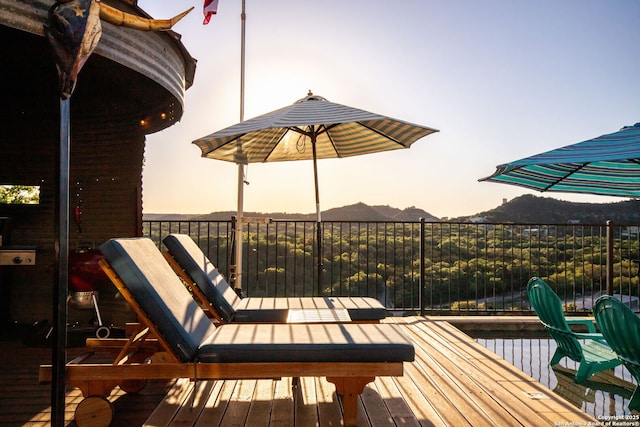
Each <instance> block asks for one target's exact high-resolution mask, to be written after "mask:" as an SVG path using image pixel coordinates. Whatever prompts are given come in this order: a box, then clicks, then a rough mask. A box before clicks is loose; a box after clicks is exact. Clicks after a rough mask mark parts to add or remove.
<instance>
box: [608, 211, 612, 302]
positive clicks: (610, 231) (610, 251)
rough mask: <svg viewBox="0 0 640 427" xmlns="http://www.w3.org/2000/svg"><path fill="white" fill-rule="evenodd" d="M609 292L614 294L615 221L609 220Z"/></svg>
mask: <svg viewBox="0 0 640 427" xmlns="http://www.w3.org/2000/svg"><path fill="white" fill-rule="evenodd" d="M607 294H608V295H613V221H611V220H608V221H607Z"/></svg>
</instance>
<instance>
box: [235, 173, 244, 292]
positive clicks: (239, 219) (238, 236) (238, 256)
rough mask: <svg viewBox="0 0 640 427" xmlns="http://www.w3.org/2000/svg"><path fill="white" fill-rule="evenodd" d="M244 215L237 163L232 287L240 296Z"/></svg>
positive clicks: (241, 174) (242, 193) (242, 180)
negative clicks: (234, 259)
mask: <svg viewBox="0 0 640 427" xmlns="http://www.w3.org/2000/svg"><path fill="white" fill-rule="evenodd" d="M243 215H244V165H243V164H241V163H238V216H237V218H236V225H235V226H236V229H235V239H236V241H235V250H236V257H235V258H236V263H235V264H236V265H235V278H234V282H233V287H234V290H235V291H236V293H237V294H238V295H239V296H242V295H241V294H242V216H243Z"/></svg>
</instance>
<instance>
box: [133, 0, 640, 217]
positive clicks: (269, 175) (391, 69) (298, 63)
mask: <svg viewBox="0 0 640 427" xmlns="http://www.w3.org/2000/svg"><path fill="white" fill-rule="evenodd" d="M160 3H162V4H160ZM138 5H139V6H140V7H141V8H142V9H143V10H145V11H146V12H148V13H149V14H150V15H151V16H153V17H154V18H168V17H170V16H174V15H176V14H177V13H179V12H181V11H182V10H184V9H187V8H189V7H191V6H195V9H194V10H193V11H192V12H191V13H190V14H189V15H188V16H187V17H186V18H184V19H183V20H182V21H180V22H179V23H178V24H177V25H176V26H175V27H174V31H176V32H177V33H179V34H181V35H182V39H181V40H182V43H183V44H184V45H185V47H186V48H187V50H188V51H189V52H190V54H191V55H192V56H193V57H194V58H196V59H197V60H198V63H197V68H196V75H195V82H194V84H193V86H192V87H191V88H190V89H189V90H187V93H186V101H185V109H184V114H183V117H182V119H181V121H180V122H179V123H177V124H176V125H174V126H172V127H170V128H168V129H165V130H163V131H161V132H158V133H156V134H151V135H148V136H147V145H146V151H145V164H144V170H143V208H144V212H145V213H194V214H197V213H208V212H213V211H223V210H225V211H226V210H235V209H236V207H237V176H238V169H237V166H236V165H235V164H233V163H229V162H223V161H219V160H212V159H205V158H202V157H201V156H200V149H199V148H198V147H196V146H195V145H194V144H192V143H191V142H192V141H193V140H195V139H197V138H199V137H202V136H205V135H208V134H210V133H212V132H215V131H218V130H220V129H223V128H226V127H228V126H231V125H233V124H235V123H237V122H238V121H239V120H240V113H239V110H240V12H241V0H220V2H219V7H218V14H217V15H215V16H213V17H212V19H211V22H210V23H209V24H208V25H202V19H203V16H202V1H201V0H198V1H197V2H196V1H195V0H176V1H173V2H158V1H153V0H139V2H138ZM246 14H247V20H246V57H245V61H246V62H245V70H246V80H245V114H244V118H245V119H250V118H252V117H255V116H258V115H261V114H264V113H267V112H270V111H272V110H275V109H278V108H281V107H284V106H287V105H289V104H292V103H293V102H295V101H296V100H298V99H300V98H302V97H304V96H306V94H307V91H308V90H312V91H313V93H314V94H316V95H320V96H323V97H325V98H327V99H328V100H329V101H332V102H337V103H340V104H344V105H348V106H352V107H356V108H361V109H364V110H368V111H371V112H374V113H379V114H384V115H387V116H390V117H393V118H397V119H401V120H405V121H409V122H412V123H416V124H421V125H425V126H429V127H433V128H436V129H439V130H440V132H438V133H436V134H432V135H429V136H427V137H425V138H423V139H422V140H419V141H418V142H416V143H415V144H414V145H413V146H412V147H411V148H410V149H408V150H396V151H389V152H385V153H378V154H370V155H364V156H358V157H352V158H346V159H328V160H320V161H319V162H318V174H319V184H320V203H321V206H322V209H323V210H325V209H330V208H334V207H339V206H344V205H351V204H355V203H357V202H363V203H366V204H368V205H390V206H393V207H396V208H400V209H403V208H406V207H410V206H416V207H418V208H421V209H424V210H425V211H427V212H429V213H430V214H432V215H434V216H436V217H458V216H465V215H473V214H475V213H478V212H482V211H486V210H489V209H493V208H494V207H496V206H498V205H499V204H501V203H502V201H503V199H508V200H510V199H513V198H514V197H517V196H520V195H523V194H535V195H537V196H544V197H554V198H558V199H562V200H571V201H579V202H594V203H600V202H611V201H622V200H625V199H620V198H606V197H600V196H579V195H571V194H563V193H539V192H533V191H528V190H526V189H524V188H520V187H515V186H510V185H504V184H496V183H487V182H482V183H480V182H478V179H479V178H483V177H485V176H488V175H490V174H492V173H493V171H494V170H495V167H496V165H498V164H501V163H506V162H510V161H513V160H516V159H520V158H523V157H527V156H530V155H533V154H537V153H540V152H542V151H547V150H551V149H554V148H558V147H561V146H565V145H569V144H573V143H576V142H580V141H583V140H586V139H590V138H594V137H596V136H599V135H602V134H606V133H610V132H615V131H617V130H618V129H620V128H621V127H623V126H625V125H632V124H634V123H636V122H640V55H639V54H638V46H640V25H638V20H639V18H640V1H635V0H612V1H595V0H593V1H591V0H587V1H584V0H565V1H562V2H557V1H552V0H541V1H536V2H517V1H506V0H486V1H482V2H479V1H473V0H455V1H446V2H442V1H429V0H427V1H420V0H399V1H397V2H388V1H384V2H383V1H378V0H373V1H366V2H365V1H364V0H352V1H348V2H345V1H337V0H328V1H324V2H320V3H318V2H313V3H311V2H302V1H294V0H272V1H269V2H264V1H262V2H260V1H256V0H246ZM246 180H247V181H248V182H249V183H250V185H245V187H244V210H245V211H247V212H249V211H257V212H295V213H311V212H314V211H315V201H314V189H313V188H314V183H313V166H312V164H311V162H310V161H301V162H280V163H264V164H250V165H249V167H248V170H247V176H246Z"/></svg>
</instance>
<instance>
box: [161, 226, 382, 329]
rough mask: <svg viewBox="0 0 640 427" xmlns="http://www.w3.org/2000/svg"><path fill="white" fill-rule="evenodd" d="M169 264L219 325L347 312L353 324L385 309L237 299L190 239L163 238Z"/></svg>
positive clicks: (360, 301) (341, 300) (328, 301)
mask: <svg viewBox="0 0 640 427" xmlns="http://www.w3.org/2000/svg"><path fill="white" fill-rule="evenodd" d="M163 243H164V245H165V246H166V247H167V249H168V253H166V254H165V255H168V256H166V258H167V260H168V261H169V264H171V266H172V267H173V268H174V270H175V271H176V272H177V273H178V274H179V275H180V276H181V277H182V279H183V280H184V281H185V283H187V284H188V285H189V286H191V288H192V289H191V290H192V292H193V295H194V297H195V298H196V299H197V300H198V302H199V303H200V305H201V306H203V307H206V308H208V309H209V310H211V317H214V318H216V319H217V320H219V321H220V322H222V323H230V322H234V323H237V322H248V323H257V322H265V323H286V322H287V319H288V317H289V313H290V310H318V309H320V310H327V309H333V310H336V309H338V310H346V311H347V312H348V314H349V318H350V320H352V321H354V322H362V323H364V322H379V321H380V320H381V319H384V318H385V316H386V309H385V307H384V306H383V305H382V304H381V303H380V302H379V301H378V300H376V299H375V298H371V297H275V298H269V297H266V298H262V297H248V298H242V299H241V298H240V297H238V295H237V294H236V292H235V291H234V290H233V289H232V288H231V287H230V286H229V284H228V283H227V281H226V280H225V279H224V276H222V274H220V272H219V271H218V269H217V268H216V267H215V265H213V263H212V262H211V261H210V260H209V259H208V258H207V256H206V255H205V254H204V252H202V250H201V249H200V247H198V245H197V244H196V242H194V241H193V239H192V238H191V237H190V236H187V235H185V234H170V235H168V236H167V237H165V238H164V239H163Z"/></svg>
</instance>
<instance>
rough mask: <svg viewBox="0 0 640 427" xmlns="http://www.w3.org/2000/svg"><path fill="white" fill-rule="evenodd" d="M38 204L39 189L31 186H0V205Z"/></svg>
mask: <svg viewBox="0 0 640 427" xmlns="http://www.w3.org/2000/svg"><path fill="white" fill-rule="evenodd" d="M39 202H40V192H39V188H38V187H36V186H33V185H0V203H4V204H13V205H25V204H27V205H33V204H38V203H39Z"/></svg>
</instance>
